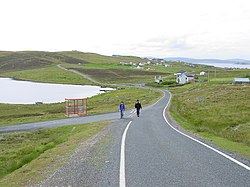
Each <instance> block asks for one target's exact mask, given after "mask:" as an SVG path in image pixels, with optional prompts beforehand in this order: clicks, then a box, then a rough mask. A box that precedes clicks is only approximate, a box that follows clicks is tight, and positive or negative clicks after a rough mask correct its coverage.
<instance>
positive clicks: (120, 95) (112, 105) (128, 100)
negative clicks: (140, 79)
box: [88, 88, 163, 114]
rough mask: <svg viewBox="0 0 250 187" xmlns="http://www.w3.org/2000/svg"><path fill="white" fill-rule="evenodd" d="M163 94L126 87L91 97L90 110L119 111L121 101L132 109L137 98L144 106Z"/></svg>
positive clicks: (95, 112) (99, 111) (101, 111)
mask: <svg viewBox="0 0 250 187" xmlns="http://www.w3.org/2000/svg"><path fill="white" fill-rule="evenodd" d="M162 95H163V94H162V92H160V91H157V90H153V89H141V88H126V89H124V90H117V91H112V92H109V93H106V94H103V95H98V96H95V97H93V98H91V99H90V100H89V101H88V104H89V108H88V110H89V113H90V114H98V113H106V112H115V111H118V106H119V103H120V102H121V101H123V102H124V103H125V106H126V109H131V108H134V104H135V102H136V100H137V99H139V100H140V101H141V103H142V105H143V106H147V105H150V104H153V103H154V102H156V101H157V100H158V99H160V98H161V97H162Z"/></svg>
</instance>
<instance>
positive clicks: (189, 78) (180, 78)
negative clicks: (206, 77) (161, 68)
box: [175, 70, 197, 84]
mask: <svg viewBox="0 0 250 187" xmlns="http://www.w3.org/2000/svg"><path fill="white" fill-rule="evenodd" d="M175 75H176V82H177V83H178V84H186V83H187V82H194V81H195V79H197V76H196V75H194V74H190V73H188V72H186V71H183V70H182V71H179V72H177V73H176V74H175Z"/></svg>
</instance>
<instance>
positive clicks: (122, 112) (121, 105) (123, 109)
mask: <svg viewBox="0 0 250 187" xmlns="http://www.w3.org/2000/svg"><path fill="white" fill-rule="evenodd" d="M119 110H120V111H121V119H122V118H123V116H124V111H125V104H124V103H123V101H122V102H121V104H120V107H119Z"/></svg>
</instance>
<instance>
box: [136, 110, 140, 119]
mask: <svg viewBox="0 0 250 187" xmlns="http://www.w3.org/2000/svg"><path fill="white" fill-rule="evenodd" d="M136 113H137V116H138V117H139V115H140V109H136Z"/></svg>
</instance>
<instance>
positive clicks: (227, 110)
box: [170, 83, 250, 155]
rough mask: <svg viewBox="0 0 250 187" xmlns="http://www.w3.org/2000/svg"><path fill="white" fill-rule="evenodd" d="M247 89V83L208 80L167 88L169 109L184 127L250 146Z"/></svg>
mask: <svg viewBox="0 0 250 187" xmlns="http://www.w3.org/2000/svg"><path fill="white" fill-rule="evenodd" d="M249 90H250V85H229V84H209V83H207V84H204V83H203V84H200V83H196V84H189V85H186V86H183V87H178V88H171V89H170V91H171V92H172V93H173V99H172V104H171V107H170V112H171V115H173V117H174V118H175V119H176V120H177V121H178V122H179V123H180V124H182V125H183V126H184V127H185V128H187V129H188V130H192V131H194V132H196V133H201V134H202V133H209V134H211V135H213V136H216V137H221V138H223V139H227V140H229V141H232V142H236V143H240V144H244V145H246V146H248V147H250V123H249V122H250V102H249V100H250V94H249ZM248 152H249V150H248ZM243 154H244V155H248V153H246V154H245V153H243Z"/></svg>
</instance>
